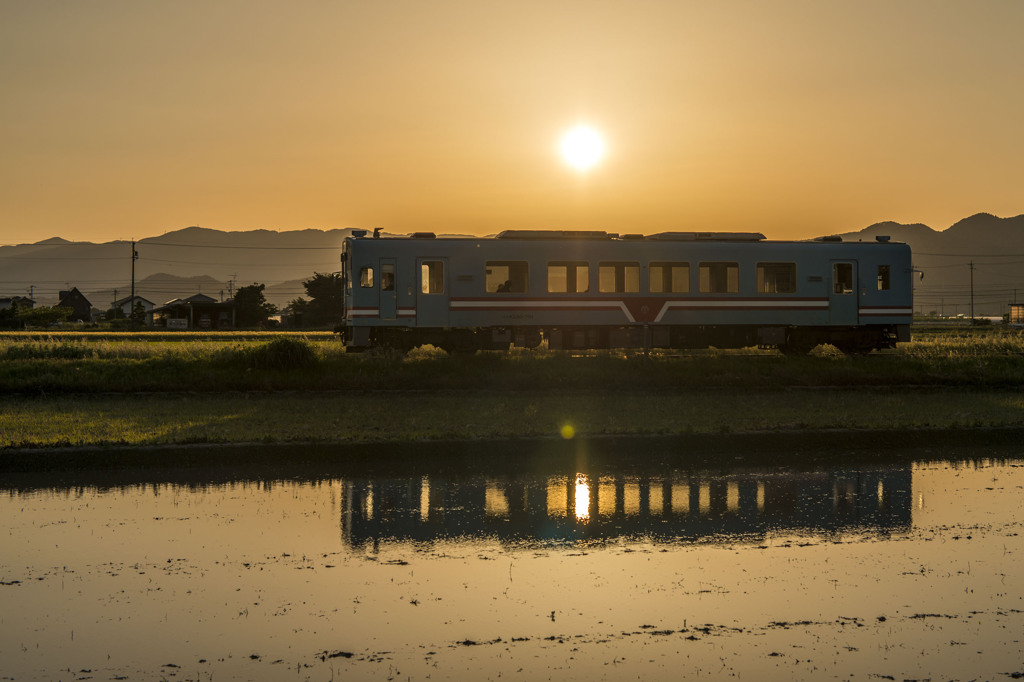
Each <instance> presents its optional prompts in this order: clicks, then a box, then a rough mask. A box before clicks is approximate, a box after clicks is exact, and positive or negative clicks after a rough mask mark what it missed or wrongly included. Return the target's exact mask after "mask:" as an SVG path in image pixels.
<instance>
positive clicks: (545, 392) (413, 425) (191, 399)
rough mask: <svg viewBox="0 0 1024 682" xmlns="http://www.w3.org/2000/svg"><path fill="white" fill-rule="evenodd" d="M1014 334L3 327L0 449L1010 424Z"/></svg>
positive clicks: (1021, 405) (1015, 407) (1019, 373)
mask: <svg viewBox="0 0 1024 682" xmlns="http://www.w3.org/2000/svg"><path fill="white" fill-rule="evenodd" d="M1022 388H1024V334H1022V333H1021V332H1020V331H1018V330H1007V329H1001V330H993V329H986V330H972V329H957V330H952V331H944V332H935V333H929V334H919V335H918V336H917V337H916V340H915V342H914V343H911V344H905V345H901V346H900V347H899V348H898V349H896V350H893V351H887V352H885V353H874V354H871V355H870V356H867V357H850V356H846V355H843V354H841V353H838V352H837V351H835V349H833V348H831V347H821V348H819V349H817V350H816V351H815V352H813V353H812V354H811V355H809V356H806V357H785V356H783V355H781V354H780V353H778V352H776V351H762V350H757V349H744V350H742V351H721V350H714V349H711V350H707V351H699V352H692V353H683V354H655V355H653V356H652V357H651V358H643V357H641V356H640V355H638V354H633V355H623V354H621V353H592V354H589V355H588V356H586V357H572V356H570V355H568V354H565V353H551V352H544V351H537V352H530V351H527V352H513V353H478V354H476V355H474V356H471V357H456V358H451V357H448V356H447V355H446V354H444V353H443V352H440V351H436V350H434V349H430V348H425V349H418V350H416V351H414V352H412V353H410V354H409V355H404V356H403V355H398V354H392V353H366V354H347V353H345V352H344V349H343V348H342V347H341V346H340V344H339V343H338V342H337V341H336V340H335V339H333V338H332V337H330V336H325V335H311V336H301V335H272V336H270V337H259V338H255V339H252V338H238V337H235V336H232V335H225V336H223V337H217V336H209V335H205V336H202V337H197V338H188V337H185V336H181V337H178V338H175V339H173V340H168V339H165V338H162V337H160V336H149V335H132V334H124V335H118V336H116V337H106V336H101V337H87V336H84V335H77V336H70V337H63V336H59V335H52V336H46V337H32V336H27V335H21V336H19V335H17V334H6V335H3V336H0V448H6V449H11V448H31V447H69V446H70V447H76V446H91V445H104V444H118V445H142V446H145V445H169V444H186V443H228V442H252V441H261V442H274V443H286V442H324V443H335V442H372V441H383V440H423V439H427V440H433V439H466V438H470V439H473V438H477V439H483V438H506V437H537V436H552V437H556V436H558V435H559V434H560V433H563V429H564V428H565V427H567V426H568V427H572V430H573V431H574V433H575V434H576V435H577V436H592V435H616V434H696V433H702V434H716V433H740V432H767V431H778V430H798V429H804V430H806V429H814V430H821V429H894V430H899V429H915V428H949V427H953V428H968V429H969V428H978V427H988V426H997V427H999V426H1020V425H1024V397H1022V396H1024V391H1022V390H1021V389H1022Z"/></svg>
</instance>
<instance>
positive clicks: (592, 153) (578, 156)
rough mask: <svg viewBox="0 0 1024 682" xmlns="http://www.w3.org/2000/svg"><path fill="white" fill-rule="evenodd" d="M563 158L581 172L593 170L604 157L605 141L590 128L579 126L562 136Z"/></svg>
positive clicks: (561, 148)
mask: <svg viewBox="0 0 1024 682" xmlns="http://www.w3.org/2000/svg"><path fill="white" fill-rule="evenodd" d="M559 150H560V151H561V152H562V158H563V159H565V162H566V163H568V164H569V165H570V166H572V167H573V168H575V169H576V170H579V171H585V170H589V169H590V168H593V167H594V166H595V165H597V163H598V162H599V161H600V160H601V158H602V157H604V140H603V139H601V135H600V134H599V133H598V132H597V131H596V130H594V129H593V128H590V127H588V126H584V125H579V126H576V127H575V128H573V129H572V130H570V131H569V132H567V133H566V134H565V135H563V136H562V141H561V143H560V144H559Z"/></svg>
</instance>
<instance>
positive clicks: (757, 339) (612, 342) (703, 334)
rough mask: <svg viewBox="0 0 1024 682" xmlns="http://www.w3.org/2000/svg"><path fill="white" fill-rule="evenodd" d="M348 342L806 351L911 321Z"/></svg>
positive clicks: (494, 332) (360, 346) (372, 335)
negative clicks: (832, 325) (820, 325)
mask: <svg viewBox="0 0 1024 682" xmlns="http://www.w3.org/2000/svg"><path fill="white" fill-rule="evenodd" d="M343 336H345V337H346V338H345V343H346V345H347V346H348V348H349V349H350V350H352V351H361V350H367V349H369V348H394V349H397V350H403V351H408V350H411V349H413V348H416V347H418V346H423V345H428V344H429V345H433V346H436V347H438V348H442V349H444V350H446V351H448V352H450V353H473V352H476V351H478V350H507V349H508V348H509V347H510V346H515V347H520V348H537V347H538V346H540V345H541V344H542V343H544V342H545V341H546V342H547V347H548V348H549V349H550V350H599V349H612V348H616V349H651V350H653V349H680V350H682V349H697V348H710V347H714V348H749V347H753V346H757V347H760V348H777V349H779V350H781V351H782V352H783V353H786V354H794V355H799V354H806V353H808V352H810V351H811V349H813V348H815V347H816V346H819V345H822V344H831V345H833V346H835V347H836V348H838V349H839V350H841V351H843V352H844V353H849V354H863V353H870V352H871V351H873V350H881V349H885V348H894V347H895V346H896V343H897V342H906V341H910V325H905V324H904V325H898V324H877V325H862V326H856V327H786V326H759V325H686V326H682V325H680V326H663V325H658V326H644V325H632V326H559V327H534V326H529V327H526V326H508V327H479V328H468V329H463V328H440V327H433V328H431V327H428V328H417V327H348V328H347V329H346V330H345V331H344V332H343Z"/></svg>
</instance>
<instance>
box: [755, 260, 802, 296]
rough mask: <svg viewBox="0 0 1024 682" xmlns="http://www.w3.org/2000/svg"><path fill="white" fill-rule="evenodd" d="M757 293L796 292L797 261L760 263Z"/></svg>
mask: <svg viewBox="0 0 1024 682" xmlns="http://www.w3.org/2000/svg"><path fill="white" fill-rule="evenodd" d="M757 293H759V294H793V293H796V263H758V264H757Z"/></svg>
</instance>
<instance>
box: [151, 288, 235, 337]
mask: <svg viewBox="0 0 1024 682" xmlns="http://www.w3.org/2000/svg"><path fill="white" fill-rule="evenodd" d="M153 315H154V316H155V324H157V325H158V326H164V327H167V328H168V329H233V328H234V326H235V302H234V301H224V302H223V303H221V302H219V301H217V299H215V298H211V297H209V296H207V295H206V294H195V295H194V296H189V297H188V298H175V299H172V300H170V301H168V302H167V303H164V304H163V305H162V306H160V307H159V308H154V309H153Z"/></svg>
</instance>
